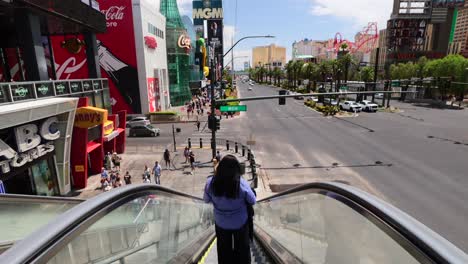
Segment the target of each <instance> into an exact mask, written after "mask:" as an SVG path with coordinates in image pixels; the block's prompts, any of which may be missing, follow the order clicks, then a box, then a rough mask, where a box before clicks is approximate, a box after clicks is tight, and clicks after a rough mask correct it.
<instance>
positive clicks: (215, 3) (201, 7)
mask: <svg viewBox="0 0 468 264" xmlns="http://www.w3.org/2000/svg"><path fill="white" fill-rule="evenodd" d="M192 13H193V17H192V18H193V25H194V29H195V34H196V38H197V40H198V39H200V38H203V36H205V35H207V36H208V42H206V44H207V45H208V44H209V43H210V40H212V41H215V42H216V43H218V44H219V45H217V46H216V50H215V56H216V58H218V66H219V65H223V56H222V55H223V54H224V53H223V51H224V49H223V18H224V14H223V2H222V1H221V0H211V1H210V0H203V1H193V12H192ZM205 20H206V21H207V23H208V26H207V27H206V28H205V27H204V21H205ZM205 30H207V31H208V32H205Z"/></svg>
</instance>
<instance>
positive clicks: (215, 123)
mask: <svg viewBox="0 0 468 264" xmlns="http://www.w3.org/2000/svg"><path fill="white" fill-rule="evenodd" d="M208 128H209V129H211V130H213V129H215V130H219V129H220V128H221V120H220V119H218V118H217V117H215V116H209V117H208Z"/></svg>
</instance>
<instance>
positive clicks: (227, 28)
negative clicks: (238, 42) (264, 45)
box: [223, 25, 252, 70]
mask: <svg viewBox="0 0 468 264" xmlns="http://www.w3.org/2000/svg"><path fill="white" fill-rule="evenodd" d="M223 32H224V36H223V38H224V39H223V45H224V51H225V52H226V51H228V50H229V49H230V48H231V47H232V44H233V42H232V40H233V39H238V37H239V34H238V33H239V32H236V29H235V27H234V26H231V25H224V30H223ZM234 32H235V33H236V35H237V37H236V36H235V35H234ZM234 37H235V38H234ZM231 59H232V53H231V52H229V53H228V54H227V55H226V57H225V58H224V64H226V63H228V62H229V66H230V65H231V63H230V61H231ZM251 61H252V50H238V49H237V48H234V69H236V70H243V69H244V63H245V62H249V63H250V62H251Z"/></svg>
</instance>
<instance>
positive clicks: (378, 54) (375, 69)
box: [372, 47, 380, 103]
mask: <svg viewBox="0 0 468 264" xmlns="http://www.w3.org/2000/svg"><path fill="white" fill-rule="evenodd" d="M379 56H380V48H379V47H377V49H376V50H375V65H374V85H373V89H372V91H377V72H378V71H379ZM374 100H375V93H373V94H372V103H373V102H374Z"/></svg>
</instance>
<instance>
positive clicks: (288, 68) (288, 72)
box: [286, 60, 294, 87]
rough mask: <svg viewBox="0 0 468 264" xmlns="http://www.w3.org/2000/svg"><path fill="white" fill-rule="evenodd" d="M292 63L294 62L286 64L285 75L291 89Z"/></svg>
mask: <svg viewBox="0 0 468 264" xmlns="http://www.w3.org/2000/svg"><path fill="white" fill-rule="evenodd" d="M293 63H294V62H293V61H292V60H291V61H289V62H288V63H287V64H286V75H287V78H288V87H291V82H292V80H293V76H294V67H293Z"/></svg>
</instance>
